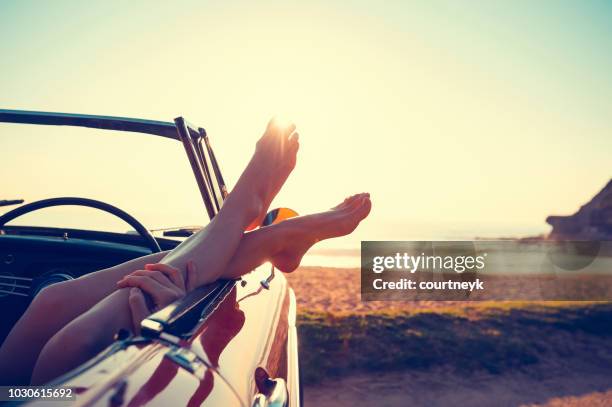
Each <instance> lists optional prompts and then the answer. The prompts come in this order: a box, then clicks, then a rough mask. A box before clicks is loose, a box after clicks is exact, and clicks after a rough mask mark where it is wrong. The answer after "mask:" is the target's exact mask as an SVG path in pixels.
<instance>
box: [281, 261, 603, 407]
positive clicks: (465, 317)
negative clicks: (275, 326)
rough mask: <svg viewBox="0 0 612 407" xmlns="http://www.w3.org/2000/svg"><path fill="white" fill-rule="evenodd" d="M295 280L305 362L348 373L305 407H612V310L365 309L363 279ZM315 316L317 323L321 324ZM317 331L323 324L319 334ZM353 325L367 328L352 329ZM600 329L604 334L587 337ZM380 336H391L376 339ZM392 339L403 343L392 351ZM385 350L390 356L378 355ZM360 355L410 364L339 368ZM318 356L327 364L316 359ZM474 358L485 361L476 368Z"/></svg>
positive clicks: (459, 304) (521, 305)
mask: <svg viewBox="0 0 612 407" xmlns="http://www.w3.org/2000/svg"><path fill="white" fill-rule="evenodd" d="M287 279H288V280H289V282H290V284H291V286H292V287H293V289H294V290H295V292H296V295H297V299H298V310H299V314H300V315H301V317H300V319H301V323H302V329H301V331H300V332H301V333H300V335H301V346H302V348H301V352H305V353H308V355H305V354H302V356H301V358H302V359H304V365H307V366H315V367H316V366H318V367H320V366H321V365H320V364H321V360H324V361H325V360H327V359H334V360H335V361H333V360H332V361H331V362H330V363H331V365H332V367H331V369H332V370H331V371H332V372H333V371H337V372H341V373H338V374H331V375H325V377H326V379H325V380H324V381H322V382H316V381H315V382H308V381H307V383H306V385H305V387H304V396H305V402H306V405H317V406H369V405H382V406H403V405H407V404H408V405H413V406H447V405H465V406H491V405H496V406H549V407H565V406H608V405H612V387H611V386H610V384H609V378H610V377H611V376H612V347H610V346H609V343H610V332H609V329H607V328H606V327H605V326H606V325H609V324H607V323H605V320H606V318H608V320H609V316H610V309H609V307H608V308H605V307H606V306H607V305H606V304H605V303H603V304H602V303H585V302H529V301H505V302H504V301H496V302H493V301H470V302H468V301H367V302H366V301H363V302H362V301H361V300H360V273H359V269H341V268H326V267H303V268H301V269H298V270H297V271H296V272H294V273H292V274H289V275H287ZM517 281H519V280H517ZM542 282H543V283H544V284H546V281H545V280H542ZM507 284H508V282H506V283H505V285H507ZM516 284H518V286H519V288H520V283H515V285H516ZM570 286H571V285H570ZM515 288H516V287H515ZM589 304H593V307H595V308H592V309H593V310H594V311H591V308H590V305H589ZM602 306H603V307H604V308H601V307H602ZM602 309H603V311H602ZM310 314H313V315H316V316H317V317H315V318H314V319H312V318H311V317H309V316H308V315H310ZM326 315H327V317H326ZM377 315H381V317H380V319H379V320H377V318H378V317H377ZM406 315H417V316H416V317H410V316H408V317H406ZM419 315H422V317H419ZM594 315H597V316H596V317H594ZM396 316H397V317H396ZM316 318H319V319H318V320H317V319H316ZM321 318H322V319H321ZM394 318H399V319H394ZM602 318H603V320H602ZM313 321H314V322H313ZM317 321H319V322H317ZM321 321H322V322H321ZM347 321H349V322H347ZM350 321H357V322H350ZM359 321H360V322H359ZM376 321H379V322H376ZM393 321H397V323H394V322H393ZM317 323H322V324H323V325H322V326H321V328H320V329H319V328H317ZM351 324H353V325H354V324H357V325H358V326H357V327H356V328H351V327H350V325H351ZM376 324H378V325H376ZM370 325H375V326H370ZM594 326H597V327H599V328H597V329H600V330H601V331H597V332H594V331H592V330H591V331H589V329H586V330H585V329H584V328H585V327H594ZM395 328H397V329H395ZM335 330H337V332H335ZM381 330H382V331H383V332H384V336H382V337H381V336H377V335H379V334H380V333H381ZM332 331H334V332H332ZM313 335H314V336H313ZM364 335H365V336H364ZM368 335H372V338H368V337H367V336H368ZM390 335H391V336H392V337H393V336H395V339H391V341H390V342H389V343H388V344H387V343H386V342H385V340H387V339H388V338H389V336H390ZM397 335H400V337H399V338H398V337H397ZM313 338H314V339H313ZM334 338H338V339H341V341H342V343H339V344H338V345H337V346H336V347H333V345H331V349H330V350H326V351H323V350H321V347H324V346H326V345H327V344H328V343H329V342H330V341H331V342H334V341H335V342H337V341H338V339H334ZM342 338H344V339H342ZM453 341H455V343H456V345H457V346H459V348H458V349H456V350H453V349H452V348H449V347H452V346H455V345H452V343H453ZM383 342H385V343H383ZM377 345H378V346H382V348H379V349H380V350H378V351H376V350H375V349H376V347H377ZM398 346H399V348H398ZM353 347H355V350H356V351H358V352H365V353H368V352H379V353H381V354H380V358H381V359H385V358H388V357H389V354H387V353H385V352H386V351H388V350H389V349H391V350H390V351H389V352H390V354H391V355H393V354H394V353H393V352H400V353H401V350H402V348H408V349H409V350H408V351H407V352H406V353H405V354H404V355H403V356H399V354H398V356H397V357H398V358H403V359H402V360H403V361H404V362H400V361H399V360H400V359H398V361H397V363H396V364H397V365H399V366H400V367H399V368H397V369H390V370H389V369H387V368H385V367H375V368H373V369H374V370H371V371H367V369H369V368H366V371H364V370H363V369H362V368H359V367H358V366H356V367H355V368H351V367H347V369H345V370H344V371H341V370H338V369H336V368H334V367H333V365H334V364H337V363H340V361H342V360H345V358H346V356H344V357H343V356H342V354H344V353H346V352H348V354H352V353H351V352H354V350H352V349H353ZM383 349H384V350H383ZM393 349H396V350H397V351H395V350H393ZM410 349H412V350H410ZM312 352H324V355H323V356H321V358H322V359H321V358H319V359H317V358H316V357H315V358H314V359H312V358H310V357H309V356H310V353H312ZM343 352H344V353H343ZM411 352H412V353H414V355H415V356H411ZM428 352H430V353H432V354H433V356H432V357H433V359H428V360H425V362H424V360H423V359H420V356H422V355H424V354H427V353H428ZM496 354H497V355H496ZM483 355H486V356H483ZM472 356H473V358H474V359H475V360H479V359H480V358H482V360H479V361H478V362H476V363H475V364H473V365H472V364H471V362H470V357H472ZM531 359H533V360H531ZM313 360H314V361H313ZM444 360H446V361H447V362H448V363H446V362H445V361H444ZM500 361H511V362H510V363H508V364H507V365H504V366H502V365H498V364H497V363H498V362H500ZM394 363H395V362H393V361H392V362H391V363H390V366H392V365H393V364H394ZM503 363H505V362H502V364H503ZM370 364H371V363H370ZM462 364H466V366H465V368H462V367H461V365H462ZM365 366H368V364H366V365H365ZM381 366H384V364H383V365H381ZM457 366H459V368H457ZM303 367H304V366H303ZM334 369H335V370H334ZM305 377H308V376H307V375H305Z"/></svg>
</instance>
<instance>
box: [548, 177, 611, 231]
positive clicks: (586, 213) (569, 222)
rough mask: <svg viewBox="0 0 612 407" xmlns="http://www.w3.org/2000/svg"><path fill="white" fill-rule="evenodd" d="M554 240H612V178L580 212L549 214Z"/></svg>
mask: <svg viewBox="0 0 612 407" xmlns="http://www.w3.org/2000/svg"><path fill="white" fill-rule="evenodd" d="M546 222H547V223H548V224H550V225H551V226H552V227H553V229H552V232H550V235H549V236H548V238H549V239H553V240H612V180H610V181H609V182H608V184H607V185H606V186H605V187H604V189H602V190H601V191H600V192H599V193H598V194H597V195H595V197H593V199H591V200H590V201H589V202H588V203H586V204H584V205H582V206H581V207H580V209H579V210H578V212H576V213H575V214H573V215H569V216H549V217H548V218H546Z"/></svg>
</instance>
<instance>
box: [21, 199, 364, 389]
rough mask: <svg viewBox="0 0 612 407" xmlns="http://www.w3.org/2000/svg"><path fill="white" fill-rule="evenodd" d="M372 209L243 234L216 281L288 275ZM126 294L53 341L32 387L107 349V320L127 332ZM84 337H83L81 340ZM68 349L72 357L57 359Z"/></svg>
mask: <svg viewBox="0 0 612 407" xmlns="http://www.w3.org/2000/svg"><path fill="white" fill-rule="evenodd" d="M370 207H371V204H370V200H369V196H368V195H367V194H360V195H356V196H354V197H351V198H349V199H347V200H346V201H345V202H343V203H342V204H340V205H338V206H337V207H335V208H333V209H331V210H329V211H326V212H322V213H318V214H314V215H308V216H302V217H298V218H293V219H289V220H286V221H284V222H282V223H280V224H278V225H273V226H269V227H265V228H261V229H258V230H256V231H254V232H250V233H246V234H244V235H243V238H242V240H241V241H240V244H239V247H238V249H237V251H236V252H235V255H234V256H233V258H232V260H231V261H230V262H229V263H228V264H227V267H226V269H225V270H224V271H223V272H222V273H221V274H220V275H219V276H217V277H219V278H237V277H239V276H241V275H243V274H245V273H248V272H249V271H251V270H252V269H253V268H255V267H257V266H258V265H260V264H262V263H264V262H266V261H271V262H272V263H273V264H275V265H276V266H277V267H278V268H279V269H280V270H282V271H286V272H291V271H293V270H294V269H295V268H296V267H297V266H298V265H299V262H300V260H301V258H302V256H303V255H304V253H305V252H306V251H307V250H308V249H309V248H310V247H311V246H312V245H313V244H315V243H316V242H318V241H321V240H324V239H329V238H332V237H338V236H343V235H346V234H349V233H351V232H352V231H353V230H354V229H355V228H356V227H357V225H358V224H359V222H360V221H361V220H362V219H364V218H365V217H366V216H367V215H368V213H369V211H370ZM164 260H165V258H164ZM163 262H164V261H162V263H163ZM125 291H126V290H125V289H122V290H120V291H118V292H117V293H114V294H113V295H111V296H110V297H108V298H106V299H104V300H102V301H101V302H100V303H99V304H97V305H96V306H95V307H94V308H93V309H92V310H90V311H89V312H87V313H86V314H84V315H82V316H81V317H79V318H77V319H76V320H75V321H73V322H71V323H70V324H69V325H68V326H67V327H66V328H64V329H62V330H61V331H60V332H59V333H58V334H57V335H56V336H54V337H53V338H52V339H51V341H50V342H49V344H48V345H47V346H45V348H44V350H43V352H42V353H41V356H40V359H39V361H38V363H37V364H36V368H35V371H34V375H33V380H32V381H33V383H44V382H45V381H48V380H50V379H52V378H53V377H56V376H57V375H59V374H61V373H62V372H64V371H65V370H68V369H69V368H70V367H73V366H76V365H78V364H80V363H82V362H83V361H84V360H86V359H87V358H89V357H91V356H93V354H95V353H96V352H98V351H99V350H101V349H100V348H99V347H104V346H107V345H108V344H109V343H110V342H111V341H112V336H113V333H114V332H116V331H111V330H109V329H108V326H107V325H106V323H110V319H109V317H112V318H115V319H121V320H123V319H125V322H123V324H124V326H122V328H124V329H129V328H130V327H131V323H132V321H131V315H130V311H129V302H128V300H127V299H124V300H123V301H119V300H118V299H119V297H118V295H117V294H118V293H119V292H125ZM112 297H116V298H117V301H113V299H112ZM100 318H102V320H100ZM83 332H86V333H87V334H86V335H83V334H82V333H83ZM98 336H101V337H103V338H104V340H103V341H99V340H94V341H93V342H91V338H95V337H98ZM102 343H103V344H102ZM66 346H69V348H70V349H72V351H71V352H69V353H66V352H64V353H58V352H59V350H60V349H61V348H62V347H66ZM56 347H57V349H54V348H56ZM80 352H82V353H80Z"/></svg>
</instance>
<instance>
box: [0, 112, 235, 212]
mask: <svg viewBox="0 0 612 407" xmlns="http://www.w3.org/2000/svg"><path fill="white" fill-rule="evenodd" d="M0 122H3V123H23V124H39V125H50V126H73V127H88V128H94V129H101V130H115V131H129V132H135V133H143V134H152V135H156V136H161V137H165V138H170V139H173V140H177V141H181V142H182V143H183V146H184V148H185V152H186V153H187V157H188V159H189V163H190V164H191V169H192V171H193V174H194V176H195V179H196V182H197V184H198V188H199V190H200V195H201V196H202V200H203V201H204V207H205V208H206V212H207V213H208V216H209V218H210V219H212V218H213V217H214V216H215V215H216V214H217V212H219V210H220V209H221V206H222V204H223V200H224V199H225V197H226V196H227V188H226V186H225V182H224V180H223V176H222V175H221V170H220V168H219V164H218V162H217V160H216V158H215V155H214V153H213V150H212V148H211V147H210V141H209V139H208V136H207V134H206V131H205V130H204V129H203V128H201V127H199V128H196V127H195V126H192V125H190V124H189V123H188V122H187V121H186V120H185V119H184V118H183V117H178V118H176V119H175V120H174V123H172V122H163V121H157V120H145V119H135V118H129V117H115V116H97V115H86V114H75V113H53V112H35V111H27V110H7V109H0ZM209 162H210V166H209ZM211 166H212V171H211V168H210V167H211ZM213 173H214V177H215V178H214V180H213V176H212V174H213ZM215 181H216V182H215Z"/></svg>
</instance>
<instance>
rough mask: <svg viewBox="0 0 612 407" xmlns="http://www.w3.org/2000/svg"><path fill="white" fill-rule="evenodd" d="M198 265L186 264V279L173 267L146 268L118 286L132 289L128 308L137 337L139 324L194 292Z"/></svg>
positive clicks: (155, 266)
mask: <svg viewBox="0 0 612 407" xmlns="http://www.w3.org/2000/svg"><path fill="white" fill-rule="evenodd" d="M195 272H196V270H195V264H193V262H189V263H188V264H187V278H186V281H185V279H183V275H182V273H181V272H180V271H179V270H178V269H175V268H174V267H171V266H168V265H165V264H159V263H158V264H147V265H146V266H145V269H144V270H137V271H134V272H133V273H131V274H129V275H127V276H125V277H124V278H123V279H121V280H120V281H119V282H118V283H117V287H118V288H127V287H131V289H130V296H129V306H130V312H131V313H132V324H133V329H134V333H136V334H139V333H140V322H141V321H142V320H143V319H145V318H146V317H147V316H149V315H150V314H152V313H153V312H155V311H157V310H159V309H161V308H163V307H165V306H166V305H168V304H170V303H172V302H174V301H176V300H177V299H179V298H182V297H184V296H185V294H186V293H187V292H189V291H191V290H192V289H193V288H195V287H193V286H192V283H191V282H192V281H195Z"/></svg>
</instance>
